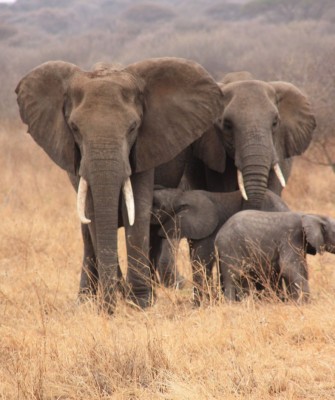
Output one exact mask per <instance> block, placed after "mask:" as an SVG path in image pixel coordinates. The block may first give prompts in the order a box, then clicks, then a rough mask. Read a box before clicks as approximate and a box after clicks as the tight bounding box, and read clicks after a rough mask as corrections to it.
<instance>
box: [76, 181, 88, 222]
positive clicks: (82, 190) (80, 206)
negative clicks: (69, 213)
mask: <svg viewBox="0 0 335 400" xmlns="http://www.w3.org/2000/svg"><path fill="white" fill-rule="evenodd" d="M86 195H87V182H86V181H85V179H84V178H82V177H81V178H80V181H79V186H78V194H77V212H78V216H79V219H80V222H81V223H82V224H89V223H90V222H91V220H90V219H88V218H86V216H85V204H86Z"/></svg>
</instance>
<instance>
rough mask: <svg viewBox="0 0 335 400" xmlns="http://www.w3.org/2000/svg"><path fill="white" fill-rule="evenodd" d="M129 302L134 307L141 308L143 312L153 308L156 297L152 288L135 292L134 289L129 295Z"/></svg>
mask: <svg viewBox="0 0 335 400" xmlns="http://www.w3.org/2000/svg"><path fill="white" fill-rule="evenodd" d="M128 301H129V302H130V303H131V305H134V306H135V307H137V308H138V307H139V308H141V309H142V310H143V309H145V308H147V307H151V306H152V305H153V304H154V303H155V301H156V295H155V292H154V291H153V290H152V289H151V288H150V289H146V290H141V291H138V290H136V291H134V289H133V290H132V291H130V292H129V294H128Z"/></svg>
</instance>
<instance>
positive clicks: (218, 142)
mask: <svg viewBox="0 0 335 400" xmlns="http://www.w3.org/2000/svg"><path fill="white" fill-rule="evenodd" d="M219 85H220V87H221V90H222V94H223V98H224V101H223V108H222V110H221V116H220V118H219V119H218V121H217V123H216V124H215V127H213V128H212V129H210V130H208V132H206V134H205V135H203V136H202V137H201V138H200V139H199V140H197V141H196V142H195V144H194V155H195V158H194V160H193V163H192V164H190V166H189V168H188V169H187V171H186V177H187V181H188V182H189V183H190V187H191V188H193V189H206V190H211V191H233V190H236V189H238V188H239V189H240V191H241V193H242V195H243V197H244V199H245V200H246V201H245V204H244V208H251V209H260V208H261V206H262V202H263V199H264V195H265V191H266V189H267V188H268V189H270V190H272V191H274V192H275V193H276V194H278V195H280V194H281V191H282V188H283V187H284V186H285V182H286V180H287V178H288V176H289V174H290V170H291V163H292V159H291V157H293V156H295V155H299V154H302V153H303V152H304V151H305V150H306V149H307V147H308V145H309V143H310V141H311V139H312V133H313V131H314V129H315V127H316V122H315V118H314V115H313V113H312V109H311V106H310V104H309V101H308V99H307V97H306V96H305V95H304V94H303V93H302V92H301V91H300V90H299V89H298V88H297V87H295V86H294V85H292V84H290V83H287V82H280V81H278V82H264V81H259V80H255V79H253V77H252V76H251V74H249V73H248V72H236V73H230V74H227V75H226V76H225V78H224V79H223V81H222V82H220V83H219ZM276 175H277V176H276ZM199 177H200V178H199ZM277 177H278V178H277Z"/></svg>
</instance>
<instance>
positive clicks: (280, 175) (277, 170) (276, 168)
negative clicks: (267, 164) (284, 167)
mask: <svg viewBox="0 0 335 400" xmlns="http://www.w3.org/2000/svg"><path fill="white" fill-rule="evenodd" d="M273 169H274V171H275V173H276V175H277V178H278V179H279V182H280V184H281V185H282V187H283V188H284V187H285V186H286V182H285V178H284V175H283V173H282V171H281V169H280V166H279V164H278V163H276V164H275V165H274V166H273Z"/></svg>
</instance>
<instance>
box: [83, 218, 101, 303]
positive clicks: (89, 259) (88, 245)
mask: <svg viewBox="0 0 335 400" xmlns="http://www.w3.org/2000/svg"><path fill="white" fill-rule="evenodd" d="M81 233H82V237H83V243H84V257H83V266H82V269H81V276H80V288H79V298H81V299H82V298H85V297H86V296H90V295H93V296H95V295H96V293H97V289H98V279H99V275H98V270H97V266H96V255H95V251H94V247H93V243H92V239H91V234H90V231H89V228H88V226H87V225H83V224H82V225H81Z"/></svg>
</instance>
